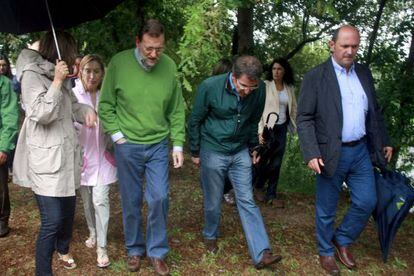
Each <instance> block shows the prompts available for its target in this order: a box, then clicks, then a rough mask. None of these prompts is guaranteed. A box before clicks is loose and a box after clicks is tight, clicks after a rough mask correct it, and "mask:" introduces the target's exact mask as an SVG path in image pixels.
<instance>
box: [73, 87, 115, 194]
mask: <svg viewBox="0 0 414 276" xmlns="http://www.w3.org/2000/svg"><path fill="white" fill-rule="evenodd" d="M73 92H74V93H75V95H76V98H77V99H78V101H79V102H80V103H84V104H87V105H89V106H91V107H92V108H93V104H92V99H91V95H90V94H89V93H88V92H86V91H85V89H84V87H83V84H82V82H81V81H80V80H79V79H77V80H76V81H75V87H74V88H73ZM96 102H97V103H98V102H99V91H98V93H97V95H96ZM97 109H98V108H97V106H96V107H95V110H97ZM76 127H77V129H78V130H79V143H80V144H81V146H82V148H83V167H82V175H81V185H85V186H97V185H107V184H111V183H114V182H116V181H117V173H116V167H115V166H114V164H113V163H114V162H113V159H111V158H113V157H112V156H111V155H110V154H109V153H108V152H107V151H106V150H105V149H106V144H105V143H107V141H105V139H104V133H103V130H102V127H101V124H100V122H99V121H98V125H97V126H96V127H94V128H88V127H86V126H83V125H78V124H76ZM108 142H111V141H110V140H109V141H108Z"/></svg>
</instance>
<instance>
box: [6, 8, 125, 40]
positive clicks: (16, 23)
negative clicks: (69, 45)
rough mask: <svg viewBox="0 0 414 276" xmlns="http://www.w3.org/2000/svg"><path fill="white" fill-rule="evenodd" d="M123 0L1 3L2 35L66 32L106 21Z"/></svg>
mask: <svg viewBox="0 0 414 276" xmlns="http://www.w3.org/2000/svg"><path fill="white" fill-rule="evenodd" d="M121 2H122V0H72V1H69V2H62V1H58V0H30V1H27V0H1V12H0V32H4V33H12V34H24V33H32V32H39V31H45V30H50V29H51V23H50V19H49V16H48V11H47V4H48V6H49V10H50V14H51V19H52V20H53V24H54V26H55V28H59V29H66V28H70V27H74V26H76V25H78V24H80V23H83V22H86V21H90V20H94V19H98V18H102V17H104V16H105V15H106V14H107V13H108V12H109V11H110V10H112V9H113V8H115V7H116V6H117V5H118V4H119V3H121Z"/></svg>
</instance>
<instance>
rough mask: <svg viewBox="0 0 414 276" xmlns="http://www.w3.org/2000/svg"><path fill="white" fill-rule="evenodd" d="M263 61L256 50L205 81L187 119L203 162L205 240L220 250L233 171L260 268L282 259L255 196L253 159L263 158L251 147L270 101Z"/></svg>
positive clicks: (196, 152)
mask: <svg viewBox="0 0 414 276" xmlns="http://www.w3.org/2000/svg"><path fill="white" fill-rule="evenodd" d="M261 73H262V65H261V63H260V61H259V60H258V59H257V58H255V57H252V56H241V57H238V58H237V59H236V61H235V62H234V65H233V70H232V72H231V73H228V74H223V75H218V76H213V77H211V78H208V79H206V80H205V81H203V82H202V83H201V85H200V86H199V88H198V92H197V96H196V99H195V103H194V106H193V111H192V113H191V116H190V119H189V121H188V129H189V137H190V149H191V155H192V157H191V159H192V161H193V163H195V164H196V165H199V166H201V186H202V188H203V193H204V220H205V226H204V230H203V236H204V242H205V245H206V247H207V250H209V251H211V252H213V253H215V252H217V251H218V248H217V237H218V234H219V233H218V232H219V231H218V229H219V224H220V213H221V210H220V206H221V205H220V204H221V197H222V195H223V186H224V179H225V178H226V177H229V179H230V181H231V183H232V184H233V188H234V191H235V196H236V203H237V208H238V210H239V215H240V220H241V222H242V225H243V230H244V233H245V236H246V240H247V246H248V248H249V253H250V256H251V257H252V259H253V263H254V264H255V266H256V267H257V268H262V267H264V266H268V265H270V264H272V263H276V262H278V261H280V260H281V256H278V255H273V254H272V253H271V251H270V243H269V238H268V236H267V233H266V229H265V227H264V223H263V219H262V216H261V214H260V210H259V208H258V207H257V206H256V204H255V202H254V200H253V193H252V190H253V187H252V163H253V164H254V163H257V162H258V161H259V160H258V159H259V158H258V157H256V152H255V151H254V152H253V154H252V158H251V157H250V155H249V148H254V147H255V146H256V145H257V144H258V137H257V124H258V123H259V120H260V117H261V116H262V112H263V107H264V103H265V97H266V96H265V95H266V94H265V85H264V83H263V81H261V80H260V75H261Z"/></svg>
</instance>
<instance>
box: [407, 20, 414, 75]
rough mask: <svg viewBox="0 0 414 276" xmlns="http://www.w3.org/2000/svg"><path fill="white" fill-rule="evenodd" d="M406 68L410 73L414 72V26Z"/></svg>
mask: <svg viewBox="0 0 414 276" xmlns="http://www.w3.org/2000/svg"><path fill="white" fill-rule="evenodd" d="M405 70H406V72H407V74H408V75H410V74H412V73H414V28H413V29H412V30H411V45H410V53H409V54H408V58H407V63H406V65H405Z"/></svg>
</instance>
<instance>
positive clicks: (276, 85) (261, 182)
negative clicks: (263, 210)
mask: <svg viewBox="0 0 414 276" xmlns="http://www.w3.org/2000/svg"><path fill="white" fill-rule="evenodd" d="M265 83H266V103H265V107H264V110H263V115H262V118H261V120H260V122H259V127H258V133H259V141H260V143H262V144H263V143H265V142H267V141H265V139H264V138H263V135H262V134H263V129H264V127H265V122H266V120H267V118H268V115H269V113H271V112H275V113H277V114H278V115H279V117H277V116H269V122H268V123H267V125H269V126H273V125H274V127H273V130H272V131H274V133H275V141H274V143H273V145H270V146H271V147H274V148H271V149H270V150H271V152H272V155H271V156H270V159H269V160H267V162H266V163H265V162H264V161H265V160H261V164H259V168H258V170H257V175H256V180H255V190H256V193H255V194H256V198H257V199H258V200H259V201H266V202H268V203H270V204H272V203H273V200H274V199H275V198H276V190H277V184H278V181H279V174H280V167H281V166H282V159H283V155H284V153H285V148H286V136H287V131H288V130H289V131H290V132H291V133H296V107H297V104H296V98H295V91H294V87H293V84H294V78H293V70H292V67H291V66H290V64H289V62H288V61H287V60H286V59H283V58H276V59H274V60H273V61H272V63H271V66H270V70H269V71H268V75H267V80H265ZM277 118H279V120H277ZM276 120H277V121H276ZM266 182H267V183H268V185H267V189H266V192H265V191H264V186H265V184H266ZM275 206H276V207H277V208H283V207H284V202H283V201H280V200H277V201H276V202H275Z"/></svg>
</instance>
